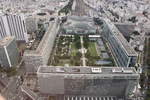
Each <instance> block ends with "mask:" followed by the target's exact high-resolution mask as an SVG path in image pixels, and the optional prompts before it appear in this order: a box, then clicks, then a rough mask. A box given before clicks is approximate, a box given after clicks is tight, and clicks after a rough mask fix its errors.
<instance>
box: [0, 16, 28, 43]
mask: <svg viewBox="0 0 150 100" xmlns="http://www.w3.org/2000/svg"><path fill="white" fill-rule="evenodd" d="M6 36H14V37H15V38H16V40H21V41H26V42H28V36H27V30H26V25H25V18H24V16H23V15H22V14H19V15H17V14H16V15H15V14H3V13H1V14H0V39H3V38H4V37H6Z"/></svg>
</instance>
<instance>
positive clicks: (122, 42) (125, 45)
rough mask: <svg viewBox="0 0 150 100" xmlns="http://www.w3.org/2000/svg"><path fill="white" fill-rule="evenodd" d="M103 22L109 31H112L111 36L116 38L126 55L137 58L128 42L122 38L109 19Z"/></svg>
mask: <svg viewBox="0 0 150 100" xmlns="http://www.w3.org/2000/svg"><path fill="white" fill-rule="evenodd" d="M104 21H105V23H106V24H107V25H108V27H109V28H110V30H111V31H112V33H113V35H114V36H115V37H116V38H117V40H118V42H119V43H120V45H122V48H124V50H125V52H126V53H127V55H128V56H137V53H136V52H135V50H134V49H133V48H132V47H131V45H130V44H129V42H128V41H127V40H126V39H125V38H124V36H123V35H122V33H121V32H120V31H119V30H118V28H117V27H116V26H115V25H114V24H113V23H112V22H111V21H110V20H109V19H104Z"/></svg>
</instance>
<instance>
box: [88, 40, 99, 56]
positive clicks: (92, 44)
mask: <svg viewBox="0 0 150 100" xmlns="http://www.w3.org/2000/svg"><path fill="white" fill-rule="evenodd" d="M88 50H89V52H90V54H91V56H93V57H97V56H98V54H97V50H96V43H95V42H90V43H89V47H88Z"/></svg>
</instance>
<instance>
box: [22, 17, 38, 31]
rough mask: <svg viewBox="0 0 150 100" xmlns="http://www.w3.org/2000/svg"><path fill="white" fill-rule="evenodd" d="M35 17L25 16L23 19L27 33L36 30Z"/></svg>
mask: <svg viewBox="0 0 150 100" xmlns="http://www.w3.org/2000/svg"><path fill="white" fill-rule="evenodd" d="M37 21H38V20H37V18H36V17H34V16H27V18H26V19H25V24H26V28H27V32H28V33H32V32H35V31H37V30H38V23H37Z"/></svg>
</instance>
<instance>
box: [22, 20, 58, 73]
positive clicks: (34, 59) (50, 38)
mask: <svg viewBox="0 0 150 100" xmlns="http://www.w3.org/2000/svg"><path fill="white" fill-rule="evenodd" d="M58 23H59V22H58V19H56V20H55V21H54V22H51V23H50V25H49V27H48V29H47V31H46V33H45V35H44V36H43V38H42V40H41V42H40V44H39V45H38V47H37V48H36V50H26V51H25V52H24V55H23V59H24V62H25V66H26V71H27V73H34V72H36V71H37V69H38V67H39V66H40V65H46V64H47V63H48V59H49V57H50V53H51V50H52V48H53V44H54V41H55V37H56V35H57V33H58V31H59V27H60V26H59V24H58Z"/></svg>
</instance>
